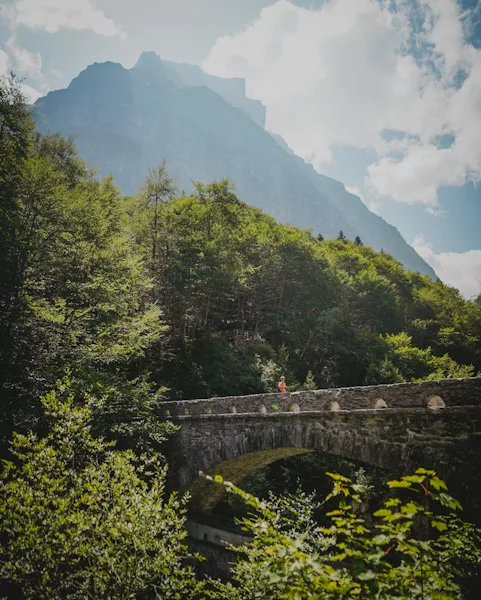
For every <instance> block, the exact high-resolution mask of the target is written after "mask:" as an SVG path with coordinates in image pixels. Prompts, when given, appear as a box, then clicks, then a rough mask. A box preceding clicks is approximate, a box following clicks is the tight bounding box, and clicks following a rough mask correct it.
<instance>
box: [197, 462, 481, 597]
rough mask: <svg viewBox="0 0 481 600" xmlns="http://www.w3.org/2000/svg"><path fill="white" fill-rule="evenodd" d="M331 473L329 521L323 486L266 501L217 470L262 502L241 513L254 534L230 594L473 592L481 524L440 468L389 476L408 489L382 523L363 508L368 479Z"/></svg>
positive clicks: (379, 514) (394, 485)
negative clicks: (461, 513) (324, 520)
mask: <svg viewBox="0 0 481 600" xmlns="http://www.w3.org/2000/svg"><path fill="white" fill-rule="evenodd" d="M328 475H330V477H331V478H332V480H333V484H334V485H333V490H332V492H331V493H330V494H329V495H328V496H327V498H326V501H325V503H324V504H326V503H330V504H332V506H331V508H330V509H329V510H328V512H327V513H326V516H327V517H329V520H330V524H329V525H328V526H319V525H318V524H317V523H316V521H315V520H314V518H313V512H314V510H315V509H316V508H318V506H316V503H315V501H314V496H309V495H303V494H300V495H297V496H296V497H281V498H275V497H273V496H272V497H271V498H270V500H268V501H261V500H259V499H257V498H256V497H255V496H252V495H250V494H248V493H246V492H244V491H242V490H241V489H239V488H237V487H235V486H234V485H233V484H231V483H229V482H223V481H222V478H221V477H220V476H216V477H215V478H214V481H217V482H218V483H223V484H224V485H225V486H226V488H227V490H228V491H229V492H231V493H233V494H235V495H237V496H239V497H241V498H242V499H243V500H244V501H245V502H246V503H247V504H248V505H249V506H250V507H251V508H252V509H253V513H252V514H251V516H250V517H247V518H245V519H243V520H242V521H241V522H242V523H243V525H244V528H245V529H246V530H247V531H248V532H250V533H251V534H252V535H253V542H252V544H250V545H247V546H243V547H241V548H240V549H239V548H237V551H238V552H239V554H240V559H239V561H238V562H237V563H236V564H235V566H234V568H233V582H232V584H227V586H226V587H225V588H224V591H223V593H224V597H226V598H232V599H235V600H251V599H252V598H268V599H270V600H281V599H282V600H307V599H312V600H314V599H316V600H317V599H319V600H321V599H326V600H327V599H329V600H330V599H340V598H378V599H388V598H412V599H414V598H431V599H439V600H447V599H452V598H463V597H465V595H464V592H463V585H464V584H465V581H466V578H469V577H471V576H473V575H475V574H476V573H478V574H479V569H480V566H481V531H480V530H478V529H476V528H475V527H474V526H473V525H470V524H467V523H464V522H463V521H461V520H460V519H459V518H458V516H457V511H458V510H460V509H461V506H460V504H459V502H457V501H456V500H455V499H453V498H452V497H451V496H450V495H449V494H448V493H447V487H446V485H445V483H444V482H443V481H442V480H441V479H439V478H438V477H437V476H436V474H435V472H434V471H429V470H426V469H418V470H417V471H416V473H415V474H414V475H410V476H405V477H402V478H401V479H400V480H394V481H389V482H388V486H389V488H390V489H391V490H392V491H393V492H398V493H399V494H395V493H393V494H392V496H391V497H390V498H389V499H388V500H387V501H385V502H384V504H383V506H382V508H380V509H379V510H377V511H376V512H374V515H373V518H372V519H369V520H372V524H368V519H364V518H363V517H361V516H360V514H359V506H360V503H361V502H362V493H363V491H364V490H363V487H364V486H363V485H362V484H359V483H353V482H352V481H351V480H350V479H348V478H347V477H344V476H342V475H337V474H328ZM208 478H209V479H212V478H210V477H208ZM404 493H407V495H406V496H404Z"/></svg>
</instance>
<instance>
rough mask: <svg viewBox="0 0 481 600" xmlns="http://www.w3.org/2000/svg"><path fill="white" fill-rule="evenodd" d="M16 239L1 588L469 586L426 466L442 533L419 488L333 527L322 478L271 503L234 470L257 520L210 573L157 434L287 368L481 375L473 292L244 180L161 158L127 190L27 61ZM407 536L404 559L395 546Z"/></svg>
mask: <svg viewBox="0 0 481 600" xmlns="http://www.w3.org/2000/svg"><path fill="white" fill-rule="evenodd" d="M0 257H1V262H2V271H1V275H0V352H1V355H0V360H1V363H0V381H1V385H2V400H1V402H2V404H1V415H0V417H1V432H2V439H1V453H2V455H3V456H6V455H8V456H9V458H12V457H13V461H12V462H8V461H6V462H5V463H4V467H3V469H2V479H3V480H4V483H5V485H2V486H1V487H0V514H1V515H2V526H3V527H4V531H2V536H0V556H1V560H0V587H1V589H2V595H3V593H4V590H6V591H5V593H6V594H7V597H9V598H31V599H38V598H48V599H49V600H52V599H54V598H59V599H60V598H86V597H91V598H119V599H120V598H152V599H154V598H162V599H166V598H172V599H181V598H199V599H204V598H212V599H214V600H215V599H216V598H217V599H219V600H220V599H225V598H231V599H237V600H242V599H244V598H245V599H247V598H252V597H270V598H273V599H275V600H278V599H279V600H280V599H281V598H287V599H294V598H300V597H302V598H308V597H312V598H314V597H323V598H341V597H346V593H347V592H346V590H351V591H352V590H354V591H353V592H352V595H356V596H357V595H359V597H361V596H362V597H366V598H368V597H385V598H390V597H393V596H392V595H391V594H394V593H396V594H397V592H398V590H399V589H401V587H402V589H403V590H404V591H403V593H408V592H409V590H410V589H411V583H410V581H411V579H412V577H416V578H418V580H419V581H421V592H422V593H421V592H420V593H419V594H417V595H415V596H412V597H416V598H421V597H423V595H422V594H424V591H423V590H424V588H422V586H423V585H424V586H426V590H427V592H429V593H431V592H430V590H431V591H432V590H434V592H436V593H437V591H439V590H441V591H442V592H443V593H445V595H444V596H434V595H433V596H432V597H461V596H460V595H459V594H460V593H461V592H460V591H459V590H460V589H461V588H460V585H461V583H462V579H461V578H462V577H465V576H468V575H469V576H471V573H473V572H475V571H476V569H477V568H478V565H479V560H480V559H479V552H478V550H477V549H476V543H477V541H476V540H477V538H476V536H477V535H478V533H477V532H476V530H475V529H474V528H472V527H471V526H468V525H465V524H463V523H461V522H459V521H458V520H456V519H454V517H452V516H451V513H449V514H448V516H446V510H448V509H449V510H450V511H451V512H452V511H454V510H455V509H456V508H457V507H458V504H457V503H456V502H455V501H454V500H453V499H452V498H451V497H450V496H448V495H447V494H446V493H445V492H444V491H441V492H440V490H444V489H445V486H444V483H443V482H440V480H439V479H438V478H437V477H436V476H435V474H434V473H432V472H430V471H424V470H422V471H419V472H418V473H417V474H416V475H414V476H413V477H412V478H411V479H410V480H409V481H408V480H407V479H405V480H403V481H400V482H396V481H394V482H391V484H392V486H391V487H393V488H406V487H409V489H410V490H411V489H412V488H413V486H415V485H416V486H418V488H419V489H423V490H426V489H427V488H429V490H430V491H429V494H431V501H432V502H433V503H434V502H438V503H439V504H440V506H441V512H442V511H444V512H442V514H441V515H440V516H439V518H437V520H434V519H433V520H432V521H429V523H433V524H434V525H433V526H432V527H434V528H437V531H440V532H445V533H444V534H443V536H442V537H441V538H439V539H437V540H436V542H431V541H429V542H428V541H425V540H424V538H423V540H421V541H419V540H417V539H415V537H414V536H415V534H414V533H413V531H414V530H411V526H412V524H413V522H414V520H415V519H418V517H419V518H424V519H425V520H426V519H431V514H432V513H431V512H427V509H426V508H425V505H423V504H422V503H419V502H417V501H416V500H414V502H413V501H411V502H407V501H406V502H404V501H401V500H400V499H399V500H398V499H394V500H393V499H390V500H389V501H388V502H391V504H388V503H387V504H386V505H385V508H383V509H382V511H379V514H378V517H379V520H378V524H379V527H380V528H381V529H382V528H384V529H382V531H383V532H384V533H383V535H374V531H376V532H377V531H380V530H381V529H377V530H375V529H374V528H373V529H372V533H371V530H370V529H369V528H366V527H364V525H359V524H360V523H361V524H362V523H364V521H360V520H359V518H358V516H356V515H354V514H352V513H351V512H350V506H347V505H346V504H345V503H341V504H340V505H339V506H340V510H334V512H332V513H328V515H327V516H329V515H330V516H329V518H330V519H331V521H330V522H332V525H330V527H331V528H330V529H326V530H323V531H321V530H320V529H319V527H318V525H316V523H315V521H314V516H313V510H314V505H313V504H312V498H310V497H306V496H301V497H300V498H298V500H297V501H293V500H292V499H291V500H289V499H287V500H282V499H281V500H279V501H274V500H272V499H271V501H269V504H266V503H260V502H259V501H258V500H256V499H255V498H253V497H250V496H249V495H247V494H245V493H243V492H241V491H238V490H235V489H234V488H230V490H231V492H233V493H235V494H237V495H238V496H239V498H241V499H242V500H243V501H245V502H247V504H248V505H249V506H250V507H251V508H252V509H254V510H257V511H258V514H259V515H260V517H259V518H260V519H261V524H260V525H259V524H258V523H257V521H250V525H247V526H249V527H251V529H252V531H253V532H254V535H255V536H257V538H256V539H257V542H256V544H257V545H254V546H253V547H252V548H251V550H246V551H245V553H246V556H245V557H244V559H243V560H242V561H240V562H239V564H238V567H236V571H235V573H234V580H235V581H236V585H234V586H232V585H230V584H223V583H221V582H218V581H217V582H214V581H204V580H202V581H200V580H199V579H196V578H195V576H194V572H193V569H192V568H191V567H190V566H188V565H187V564H186V557H187V550H186V548H185V546H184V545H183V539H184V538H185V536H186V533H185V527H184V525H185V523H184V520H185V503H186V500H185V499H184V500H182V499H179V498H178V497H177V496H171V497H169V498H166V497H164V485H165V477H166V470H165V467H164V466H163V463H162V457H160V456H159V455H158V454H157V453H156V452H155V450H157V449H158V448H159V443H160V442H162V440H164V439H165V437H166V436H168V435H169V433H171V432H172V431H173V430H174V429H175V428H174V426H173V425H172V424H169V423H162V422H159V419H158V416H157V415H158V406H159V403H160V402H161V401H162V398H165V397H179V398H192V397H202V396H212V395H221V394H241V393H253V392H261V391H263V390H271V391H273V390H275V385H276V381H277V379H278V377H279V375H280V374H281V373H283V374H285V375H286V377H287V383H288V386H289V389H290V390H293V389H298V388H299V387H301V386H304V387H307V388H314V387H324V386H343V385H363V384H371V383H381V382H397V381H410V380H416V379H429V378H443V377H457V376H471V375H474V374H476V373H477V372H478V371H479V370H480V369H481V344H480V338H481V305H480V304H479V303H475V302H468V301H466V300H463V299H462V298H461V296H460V294H459V293H458V292H457V291H456V290H455V289H453V288H450V287H447V286H445V285H444V284H443V283H441V282H440V281H438V282H433V281H432V280H431V279H430V278H429V277H428V276H422V275H419V274H417V273H413V272H409V271H406V270H405V269H404V268H403V267H402V266H401V264H400V263H399V262H397V261H396V260H394V259H393V258H392V257H391V256H389V255H388V254H386V253H383V252H375V251H374V250H372V249H371V248H370V247H367V246H364V245H363V242H362V240H361V239H360V238H359V237H358V238H356V239H355V240H349V239H346V237H345V236H344V234H343V233H342V232H339V236H338V239H337V240H331V241H325V240H323V239H322V237H320V236H316V235H313V233H312V232H311V231H303V230H300V229H296V228H294V227H291V226H288V225H281V224H279V223H277V222H276V221H275V220H274V219H273V218H272V217H270V216H268V215H266V214H265V213H263V212H262V211H261V210H260V209H259V208H254V207H252V206H249V205H248V204H246V203H244V202H242V201H240V200H239V199H238V197H237V196H236V195H235V193H234V191H233V189H232V186H231V184H230V183H229V182H228V181H220V182H213V183H210V184H208V185H205V184H197V185H196V191H195V193H194V194H193V195H189V196H184V195H182V194H179V193H178V191H177V190H176V189H175V186H174V183H173V181H172V179H171V178H170V177H169V174H168V165H167V166H166V165H165V164H161V165H160V166H158V167H157V168H156V169H154V170H152V171H150V172H149V173H148V174H146V179H145V183H144V185H143V186H142V187H141V189H140V190H139V191H138V193H137V194H135V195H132V196H122V195H121V193H120V191H119V189H118V187H116V185H115V181H114V180H113V179H112V178H107V179H103V180H101V179H98V178H97V177H96V175H95V174H93V173H92V172H91V171H89V170H88V169H87V168H86V166H85V164H84V163H83V161H82V160H81V158H80V157H79V156H78V155H77V154H76V152H75V149H74V145H73V143H72V141H71V140H66V139H63V138H61V137H60V136H58V135H53V136H43V135H40V134H39V133H38V132H37V131H36V130H35V127H34V124H33V120H32V115H31V111H30V109H29V107H27V106H26V104H25V100H24V98H23V96H22V94H21V92H20V87H19V85H18V82H16V80H15V79H14V78H10V79H4V80H2V81H1V84H0ZM52 390H54V391H52ZM40 397H42V400H41V401H40ZM13 430H15V431H17V432H20V433H16V434H15V435H14V436H13V443H12V445H11V446H9V447H10V450H11V451H12V452H10V451H9V449H8V447H7V443H8V442H9V440H10V439H11V438H12V431H13ZM31 430H35V431H36V432H37V433H32V431H31ZM22 432H25V434H24V435H22ZM114 444H116V446H117V447H116V448H114ZM134 451H135V452H136V453H134ZM333 481H334V492H333V494H334V496H337V497H343V498H347V497H349V496H350V495H351V494H352V497H353V499H354V501H355V502H357V501H358V498H359V496H358V494H360V491H361V487H362V486H360V485H359V484H354V485H353V486H351V482H350V481H349V480H347V479H345V478H342V477H341V476H333ZM426 486H427V487H426ZM418 488H416V489H418ZM296 502H297V503H296ZM392 507H398V508H399V511H400V512H399V515H401V517H402V520H401V517H400V518H399V519H398V520H397V517H394V518H391V517H392V512H391V511H392V510H394V509H393V508H392ZM401 513H402V514H401ZM375 514H376V513H375ZM339 515H342V516H339ZM331 517H332V518H331ZM425 522H427V521H425ZM280 523H282V525H279V524H280ZM373 527H374V526H373ZM423 531H424V530H423ZM306 532H307V533H306ZM338 536H339V539H343V540H346V542H342V543H343V548H342V553H341V554H339V556H341V559H339V558H338V551H341V546H339V548H338V546H337V545H336V544H337V540H338ZM341 536H345V537H341ZM401 536H402V539H406V540H408V542H409V543H407V544H406V545H405V546H403V547H400V548H399V550H396V560H397V561H398V566H399V568H397V567H396V568H391V565H390V563H388V562H387V560H386V559H385V558H384V556H385V554H386V552H387V551H386V547H387V544H388V543H389V544H391V542H392V539H393V538H397V537H401ZM391 545H392V544H391ZM346 547H347V548H348V550H345V548H346ZM389 548H390V546H389ZM460 548H461V549H462V554H463V556H462V559H461V558H460V553H461V551H460ZM465 548H468V550H465ZM389 551H390V550H389ZM438 557H442V560H441V562H440V561H439V560H438ZM337 560H342V563H337V564H338V566H337V567H334V566H333V561H334V562H335V561H337ZM346 561H347V562H346ZM349 561H351V564H355V565H356V569H354V570H352V569H350V567H349V564H350V563H349ZM353 561H354V562H353ZM393 564H394V563H393ZM394 566H396V565H394ZM293 567H294V568H293ZM419 569H421V571H419ZM419 572H420V573H421V574H420V575H419ZM460 582H461V583H460ZM273 583H274V584H275V585H274V587H273ZM400 586H401V587H400ZM418 587H419V586H418ZM296 590H297V591H296ZM319 590H322V594H323V595H321V596H319V594H318V592H319ZM378 590H384V591H385V592H386V595H384V596H383V595H376V594H377V591H378ZM453 590H454V591H453ZM434 592H433V593H434ZM349 593H351V592H349ZM383 593H384V592H383ZM451 593H453V594H455V595H451V596H450V595H449V594H451ZM299 594H300V595H299ZM311 594H314V595H311Z"/></svg>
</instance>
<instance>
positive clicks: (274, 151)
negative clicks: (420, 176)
mask: <svg viewBox="0 0 481 600" xmlns="http://www.w3.org/2000/svg"><path fill="white" fill-rule="evenodd" d="M34 109H35V115H36V119H37V122H38V127H39V129H40V130H41V131H42V132H44V133H52V132H59V133H61V134H62V135H67V136H69V135H72V136H74V137H75V143H76V146H77V149H78V151H79V153H80V154H81V156H82V157H83V158H84V159H85V160H86V161H87V163H88V165H89V166H91V167H98V170H99V173H100V174H101V175H109V174H111V173H113V174H114V176H115V180H116V183H117V184H118V185H120V186H121V189H122V191H123V192H124V193H126V194H132V193H135V192H136V190H137V189H138V186H139V184H140V183H141V182H142V180H143V178H144V176H145V174H146V171H147V168H149V167H154V166H156V165H158V164H159V163H160V162H161V161H162V160H163V159H166V160H167V164H168V170H169V173H170V174H171V175H173V176H174V177H175V179H176V183H177V186H178V187H179V189H181V190H182V191H184V192H185V193H190V192H191V190H192V188H193V184H192V182H193V181H204V182H209V181H212V180H214V179H217V180H218V179H222V178H228V179H230V180H231V181H232V182H233V183H234V184H235V186H236V191H237V194H238V195H239V197H240V198H242V199H243V200H244V201H246V202H248V203H249V204H252V205H254V206H258V207H260V208H262V209H263V210H265V211H266V212H268V213H269V214H271V215H272V216H273V217H275V218H276V219H278V220H279V221H281V222H288V223H291V224H292V225H295V226H297V227H301V228H309V229H312V230H313V233H314V234H317V233H322V235H323V236H324V237H335V236H337V234H338V232H339V231H340V230H341V229H342V230H343V232H344V234H345V235H346V236H347V237H348V238H349V239H354V237H355V236H356V235H359V236H360V237H361V239H362V240H363V242H364V243H365V244H368V245H370V246H372V247H373V248H375V249H377V250H380V249H384V250H385V251H386V252H389V253H390V254H392V255H393V256H394V257H395V258H396V259H397V260H399V261H400V262H401V263H402V264H403V265H404V266H406V267H407V268H409V269H412V270H415V271H418V272H420V273H423V274H427V275H429V276H430V277H433V278H435V273H434V271H433V270H432V269H431V267H429V265H427V263H425V262H424V261H423V260H422V259H421V257H420V256H419V255H418V254H417V253H416V252H415V251H414V250H413V248H411V247H410V246H409V245H408V244H407V243H406V242H405V241H404V239H403V238H402V236H401V235H400V233H399V232H398V231H397V229H396V228H394V227H392V226H391V225H389V224H388V223H386V222H385V221H384V220H383V219H382V218H380V217H378V216H377V215H375V214H373V213H372V212H370V211H369V209H368V208H367V207H366V206H365V205H364V204H363V203H362V201H361V200H360V198H358V197H357V196H354V195H352V194H350V193H348V192H347V191H346V189H345V188H344V186H343V185H342V184H341V183H339V182H337V181H335V180H333V179H330V178H328V177H325V176H323V175H320V174H319V173H317V171H315V170H314V168H313V167H312V166H311V165H309V164H307V163H305V162H304V161H303V160H302V159H301V158H299V157H297V156H296V155H294V154H293V153H292V152H291V151H290V150H289V148H288V147H287V145H286V144H285V142H284V141H283V140H282V138H279V137H278V136H274V135H271V134H269V132H267V131H266V130H265V128H264V121H265V108H264V106H263V105H262V104H261V103H260V102H257V101H255V100H251V99H249V98H247V97H246V95H245V83H244V81H243V80H240V79H222V78H219V77H213V76H210V75H208V74H206V73H204V72H203V71H202V70H201V69H200V68H199V67H196V66H193V65H181V64H176V63H171V62H167V61H162V60H161V59H160V58H159V57H158V56H157V55H156V54H155V53H153V52H145V53H143V54H142V55H141V57H140V59H139V61H138V62H137V64H136V65H135V66H134V67H133V68H132V69H125V68H124V67H123V66H122V65H120V64H118V63H113V62H106V63H95V64H93V65H91V66H89V67H88V68H87V69H85V70H84V71H82V72H81V73H80V74H79V76H78V77H76V78H75V79H74V80H73V81H72V82H71V84H70V85H69V87H68V88H67V89H64V90H58V91H55V92H50V93H49V94H48V95H47V96H45V97H44V98H40V99H39V100H38V101H37V102H36V103H35V107H34Z"/></svg>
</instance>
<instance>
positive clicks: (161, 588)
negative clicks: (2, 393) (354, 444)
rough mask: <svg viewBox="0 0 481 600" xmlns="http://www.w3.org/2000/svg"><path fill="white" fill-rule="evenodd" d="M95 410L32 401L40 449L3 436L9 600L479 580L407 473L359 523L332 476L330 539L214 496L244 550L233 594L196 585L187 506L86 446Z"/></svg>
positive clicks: (154, 473) (405, 589) (298, 591)
mask: <svg viewBox="0 0 481 600" xmlns="http://www.w3.org/2000/svg"><path fill="white" fill-rule="evenodd" d="M98 402H99V401H98V400H97V399H95V398H93V397H87V398H86V399H85V405H86V406H85V407H84V408H79V407H78V406H77V405H76V404H75V403H74V398H73V393H72V382H71V381H69V380H64V381H63V382H61V383H59V385H58V388H57V390H56V391H55V392H50V393H49V394H47V395H46V396H45V397H44V398H43V399H42V405H43V408H44V411H45V413H46V416H47V417H48V420H49V421H50V429H49V431H48V432H47V434H46V436H45V437H43V438H40V437H38V436H37V435H35V434H33V433H29V434H28V435H20V434H15V435H14V438H13V449H12V450H13V455H14V460H15V462H5V463H4V468H3V473H2V481H3V485H2V486H1V487H0V518H1V522H2V535H1V536H0V588H1V589H2V593H6V594H7V596H8V598H10V599H11V600H13V598H17V597H21V598H25V599H27V600H28V599H40V600H41V599H42V598H45V599H47V598H48V599H49V600H54V599H56V598H58V599H60V598H71V599H80V598H82V599H83V598H92V599H96V600H97V599H98V600H102V599H111V600H117V599H127V598H143V599H154V600H155V599H160V598H162V599H169V598H170V599H177V600H183V599H199V600H200V599H202V598H209V599H211V600H221V599H227V600H229V599H231V600H251V599H252V598H267V599H272V600H281V599H282V600H301V599H302V600H305V599H314V598H316V599H340V598H379V599H387V598H433V599H440V600H441V599H447V598H462V597H465V596H463V592H462V589H463V588H462V585H463V578H465V577H466V576H470V575H472V574H474V573H476V571H477V570H478V571H479V567H480V564H481V551H480V541H481V536H480V533H481V532H480V531H479V530H477V529H475V528H474V526H472V525H469V524H467V523H463V522H462V521H461V520H460V519H459V518H458V517H457V515H456V511H457V510H459V509H460V505H459V503H458V502H457V501H456V500H454V499H453V498H452V497H451V496H449V495H448V493H447V489H446V485H445V484H444V482H443V481H442V480H440V479H439V478H438V477H437V476H436V475H435V473H434V472H433V471H428V470H425V469H418V470H417V471H416V473H415V474H414V475H412V476H407V477H403V478H402V479H400V480H399V481H390V482H389V483H388V485H389V487H390V488H391V490H392V491H393V492H398V493H399V494H401V495H402V494H404V493H408V494H409V497H406V498H404V497H401V495H398V494H396V493H394V494H393V495H392V497H390V498H389V500H387V501H386V502H385V503H384V505H383V507H382V508H381V509H380V510H378V511H377V512H375V513H374V515H373V516H372V517H370V516H368V517H366V518H364V517H363V516H361V514H362V513H361V511H360V510H359V508H360V504H361V502H362V496H363V493H364V492H365V491H367V489H366V485H365V484H363V483H362V482H359V481H357V482H355V483H352V482H351V480H350V479H348V478H346V477H344V476H342V475H334V474H330V476H331V478H332V479H333V483H334V486H333V490H332V492H331V493H330V494H329V496H328V497H327V499H326V502H325V503H324V504H323V506H322V508H323V510H324V511H325V508H326V506H327V505H326V503H330V504H333V506H330V507H329V508H328V512H326V517H328V519H330V522H329V524H328V525H319V522H318V521H316V519H315V518H314V513H315V512H316V511H318V509H319V504H318V503H316V501H315V499H314V496H312V495H307V494H302V493H299V494H297V495H296V496H295V497H281V498H275V497H274V496H272V497H271V498H270V499H269V500H267V501H261V500H259V499H257V498H256V497H255V496H252V495H250V494H248V493H246V492H244V491H242V490H240V489H238V488H236V487H235V486H233V485H232V484H230V483H224V485H225V486H226V488H227V490H228V491H229V492H231V493H233V494H235V495H236V496H237V497H239V498H241V499H242V500H244V501H245V502H246V503H247V505H248V506H249V507H250V509H252V514H251V515H250V516H249V517H247V518H245V519H244V520H243V524H244V527H245V528H246V529H247V530H248V531H250V532H251V533H252V534H253V542H252V543H251V544H248V545H245V546H244V547H242V548H240V549H238V552H239V560H238V562H237V563H236V565H235V566H234V567H233V580H232V582H229V583H221V582H220V581H213V580H199V579H197V578H196V576H195V574H194V571H193V569H192V567H191V566H189V562H190V560H191V558H192V557H190V556H189V553H188V551H187V549H186V547H185V543H184V542H185V537H186V535H187V534H186V530H185V516H186V498H185V497H184V498H179V497H178V496H176V495H171V496H170V497H168V498H166V497H165V490H164V484H165V475H166V471H165V467H164V466H162V464H161V462H160V459H159V457H158V456H156V455H153V454H150V458H146V457H140V458H139V457H138V456H136V455H135V453H134V452H133V451H132V450H118V449H117V448H116V447H115V444H114V443H113V442H106V441H104V440H103V439H102V438H97V437H94V436H93V435H92V432H91V428H92V412H93V409H94V408H95V405H96V404H98ZM215 480H216V481H218V482H221V483H222V478H221V477H219V476H218V477H216V478H215ZM372 519H374V520H373V521H372ZM198 558H199V557H198Z"/></svg>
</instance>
